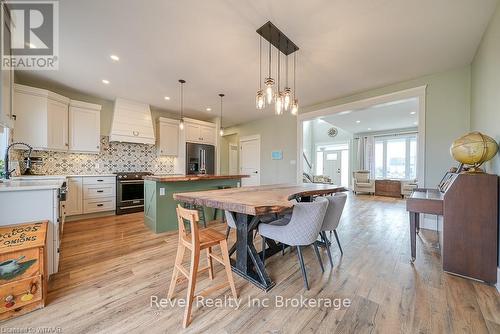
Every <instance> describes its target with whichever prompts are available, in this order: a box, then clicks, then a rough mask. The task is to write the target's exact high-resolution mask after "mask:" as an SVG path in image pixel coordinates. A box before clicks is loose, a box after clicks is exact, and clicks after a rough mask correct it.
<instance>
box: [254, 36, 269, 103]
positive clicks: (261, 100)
mask: <svg viewBox="0 0 500 334" xmlns="http://www.w3.org/2000/svg"><path fill="white" fill-rule="evenodd" d="M265 106H266V99H265V97H264V91H263V90H262V36H261V37H260V39H259V90H258V91H257V95H256V96H255V108H257V109H259V110H262V109H264V107H265Z"/></svg>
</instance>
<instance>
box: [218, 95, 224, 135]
mask: <svg viewBox="0 0 500 334" xmlns="http://www.w3.org/2000/svg"><path fill="white" fill-rule="evenodd" d="M219 96H220V129H219V135H221V136H224V128H223V127H222V98H223V97H224V94H219Z"/></svg>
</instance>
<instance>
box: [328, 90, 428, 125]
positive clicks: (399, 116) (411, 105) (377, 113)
mask: <svg viewBox="0 0 500 334" xmlns="http://www.w3.org/2000/svg"><path fill="white" fill-rule="evenodd" d="M346 112H348V113H337V114H334V115H331V116H326V117H321V118H320V119H321V120H323V121H325V122H328V123H330V124H331V125H332V126H335V127H338V128H341V129H343V130H345V131H348V132H350V133H362V132H376V131H385V130H393V129H404V128H412V127H416V126H418V99H417V98H411V99H407V100H399V101H394V102H389V103H384V104H379V105H376V106H373V107H370V108H367V109H361V110H354V111H350V112H349V111H346ZM358 121H359V123H358Z"/></svg>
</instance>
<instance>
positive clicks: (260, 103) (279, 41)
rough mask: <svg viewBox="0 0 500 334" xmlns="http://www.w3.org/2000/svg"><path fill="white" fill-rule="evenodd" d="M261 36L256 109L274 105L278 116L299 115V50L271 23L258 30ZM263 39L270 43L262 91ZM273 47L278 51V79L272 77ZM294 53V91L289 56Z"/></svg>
mask: <svg viewBox="0 0 500 334" xmlns="http://www.w3.org/2000/svg"><path fill="white" fill-rule="evenodd" d="M257 33H258V34H259V35H260V40H259V89H258V91H257V94H256V96H255V107H256V108H257V109H259V110H262V109H264V108H265V106H266V105H272V104H273V103H274V112H275V114H276V115H282V114H283V113H284V112H285V111H290V113H291V114H293V115H297V113H298V110H299V102H298V98H297V91H296V74H297V72H296V66H297V60H296V51H297V50H298V49H299V48H298V47H297V46H296V45H295V44H294V43H293V42H292V41H290V39H288V37H286V36H285V35H284V34H283V33H282V32H281V31H280V30H279V29H278V28H276V26H274V25H273V24H272V23H271V22H267V23H266V24H264V25H263V26H262V27H261V28H259V29H258V30H257ZM262 38H265V39H266V40H267V41H268V42H269V46H268V74H267V77H266V78H265V79H264V86H265V90H263V89H262ZM273 46H274V47H275V48H276V50H277V59H276V65H277V66H276V79H277V80H275V79H274V78H273V77H272V72H271V70H272V49H273ZM292 53H293V90H292V88H290V86H289V85H288V77H289V76H288V73H289V66H288V56H289V55H290V54H292ZM282 54H283V55H284V56H285V84H284V88H283V90H282V89H281V88H282V82H281V72H282V66H281V58H282Z"/></svg>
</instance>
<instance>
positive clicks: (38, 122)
mask: <svg viewBox="0 0 500 334" xmlns="http://www.w3.org/2000/svg"><path fill="white" fill-rule="evenodd" d="M68 105H69V99H68V98H66V97H64V96H62V95H59V94H55V93H53V92H50V91H48V90H45V89H39V88H34V87H29V86H24V85H19V84H15V85H14V115H15V117H16V122H15V125H14V131H13V136H14V141H18V142H24V143H27V144H29V145H31V146H33V147H34V148H35V149H38V150H52V151H67V150H68V146H69V144H68Z"/></svg>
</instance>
